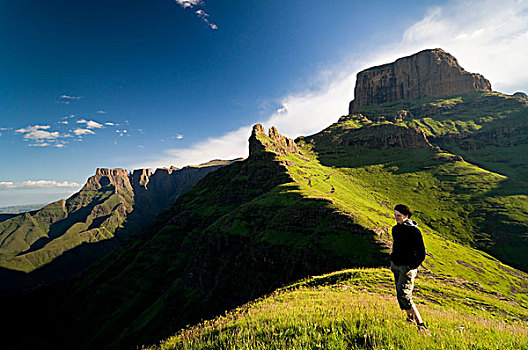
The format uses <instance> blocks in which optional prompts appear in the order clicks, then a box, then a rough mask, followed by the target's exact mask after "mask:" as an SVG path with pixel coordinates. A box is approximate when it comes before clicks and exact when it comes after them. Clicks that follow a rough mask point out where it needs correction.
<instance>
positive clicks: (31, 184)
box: [0, 180, 81, 190]
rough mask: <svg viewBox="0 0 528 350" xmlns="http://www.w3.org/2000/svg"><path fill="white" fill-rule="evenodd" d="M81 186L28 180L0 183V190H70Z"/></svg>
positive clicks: (73, 183)
mask: <svg viewBox="0 0 528 350" xmlns="http://www.w3.org/2000/svg"><path fill="white" fill-rule="evenodd" d="M80 186H81V185H80V184H78V183H76V182H68V181H63V182H57V181H47V180H37V181H35V180H28V181H23V182H11V181H0V190H2V189H3V190H5V189H19V188H53V187H61V188H71V187H80Z"/></svg>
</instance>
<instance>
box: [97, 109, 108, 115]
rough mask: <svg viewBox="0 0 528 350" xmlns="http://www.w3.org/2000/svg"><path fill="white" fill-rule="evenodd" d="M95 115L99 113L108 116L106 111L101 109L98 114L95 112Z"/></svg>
mask: <svg viewBox="0 0 528 350" xmlns="http://www.w3.org/2000/svg"><path fill="white" fill-rule="evenodd" d="M95 113H97V114H106V111H104V110H102V109H101V110H99V111H97V112H95Z"/></svg>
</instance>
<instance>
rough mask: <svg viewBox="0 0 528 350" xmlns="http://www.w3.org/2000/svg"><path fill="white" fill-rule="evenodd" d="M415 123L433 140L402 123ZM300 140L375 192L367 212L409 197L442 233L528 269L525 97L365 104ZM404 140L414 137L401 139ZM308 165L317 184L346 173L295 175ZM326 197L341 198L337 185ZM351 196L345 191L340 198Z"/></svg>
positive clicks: (364, 213)
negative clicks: (405, 143) (306, 168)
mask: <svg viewBox="0 0 528 350" xmlns="http://www.w3.org/2000/svg"><path fill="white" fill-rule="evenodd" d="M411 129H412V130H420V132H422V133H423V135H424V136H426V137H427V138H428V141H425V138H424V137H421V139H422V140H421V141H420V137H419V136H420V135H417V134H416V135H414V136H413V135H412V133H410V131H408V132H407V133H406V132H402V131H401V130H411ZM409 135H410V136H409ZM413 137H414V138H415V139H414V140H411V141H409V140H410V139H413ZM388 140H389V141H392V144H391V142H389V141H388ZM300 141H301V144H304V145H305V146H304V151H305V153H306V154H312V159H313V160H314V161H316V162H317V163H319V164H320V165H323V166H325V167H327V168H329V169H331V170H333V171H334V173H337V174H341V175H342V176H341V178H343V176H344V177H346V178H348V179H354V180H348V181H347V180H346V179H345V180H343V181H340V182H341V183H347V185H349V187H351V186H350V185H353V186H352V187H355V189H357V188H360V187H363V188H364V189H365V190H366V192H368V193H370V195H367V196H366V197H364V198H363V199H364V200H363V201H362V203H357V204H358V205H356V206H355V208H354V210H356V211H358V214H360V216H361V217H363V218H364V219H363V220H367V219H365V218H371V219H374V221H376V222H378V223H380V222H383V221H382V220H376V219H375V217H376V216H377V214H376V213H377V212H383V211H384V209H383V207H384V206H387V204H389V203H390V204H391V205H392V204H394V203H396V202H405V203H407V204H409V205H410V206H412V207H413V208H415V209H416V210H417V215H416V217H417V219H418V221H419V222H420V223H421V224H425V225H427V226H428V227H429V228H430V229H431V230H432V231H434V232H437V233H439V234H440V235H441V236H443V237H446V238H449V239H451V240H455V241H459V242H463V243H465V244H469V245H471V246H473V247H476V248H479V249H481V250H484V251H487V252H489V253H491V254H492V255H494V256H495V257H497V258H499V259H500V260H501V261H503V262H506V263H508V264H510V265H513V266H516V267H518V268H522V269H524V270H526V269H528V260H527V259H526V258H525V255H526V252H527V251H528V220H527V218H528V180H527V179H528V165H527V164H528V104H527V102H526V100H523V99H517V98H513V97H511V96H508V95H502V94H498V93H480V94H470V95H464V96H458V97H453V98H448V99H431V98H429V99H422V100H418V101H400V102H396V103H390V104H386V105H381V106H376V107H365V108H364V110H362V111H360V113H358V114H355V115H351V116H346V117H342V118H341V119H340V121H339V122H338V123H335V124H333V125H332V126H330V127H329V128H327V129H326V130H324V131H322V132H320V133H318V134H316V135H313V136H310V137H305V138H301V140H300ZM398 142H400V143H401V142H407V143H408V144H409V145H408V147H406V149H402V148H399V147H394V143H398ZM413 142H414V143H413ZM424 142H430V146H429V147H428V146H427V145H426V144H424ZM301 171H303V172H308V173H309V174H308V175H307V176H304V178H305V179H306V178H308V177H310V176H312V177H313V176H315V177H316V178H315V179H312V178H311V177H310V179H311V180H312V184H314V183H317V181H319V182H324V183H325V184H328V185H329V186H332V184H331V182H332V181H333V180H335V179H338V178H339V175H338V176H335V175H331V177H330V178H329V179H328V180H327V181H324V180H326V178H325V177H319V180H317V175H316V174H315V175H314V174H313V172H311V173H310V172H309V171H306V170H304V169H297V170H294V172H297V174H298V176H302V172H301ZM328 175H330V170H329V171H326V174H325V175H324V176H328ZM305 181H306V180H305ZM353 181H355V183H353ZM319 188H322V187H321V186H319ZM329 188H330V189H331V187H329ZM336 188H337V187H336ZM355 189H354V191H355ZM342 193H343V192H341V194H342ZM329 196H330V197H334V198H336V200H337V199H339V198H338V197H339V196H340V191H335V193H333V194H329ZM350 198H353V196H345V197H343V196H341V199H342V202H349V201H350ZM364 203H366V204H367V205H363V204H364ZM359 204H360V205H359ZM363 208H364V209H363ZM372 209H374V210H372ZM384 212H385V214H386V213H387V211H384Z"/></svg>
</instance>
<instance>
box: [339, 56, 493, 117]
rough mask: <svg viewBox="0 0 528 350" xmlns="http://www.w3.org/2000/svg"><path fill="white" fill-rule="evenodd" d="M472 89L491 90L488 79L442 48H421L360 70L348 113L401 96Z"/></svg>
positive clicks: (430, 95) (468, 90)
mask: <svg viewBox="0 0 528 350" xmlns="http://www.w3.org/2000/svg"><path fill="white" fill-rule="evenodd" d="M475 91H491V84H490V82H489V81H488V80H487V79H485V78H484V77H483V76H482V75H480V74H472V73H468V72H466V71H465V70H464V69H463V68H462V67H461V66H460V65H459V64H458V62H457V60H456V58H455V57H453V56H451V55H450V54H449V53H447V52H445V51H444V50H442V49H433V50H424V51H420V52H418V53H416V54H414V55H411V56H408V57H403V58H400V59H398V60H396V61H395V62H393V63H389V64H384V65H381V66H377V67H372V68H369V69H366V70H364V71H361V72H359V73H358V74H357V80H356V87H355V89H354V100H353V101H352V102H350V106H349V112H350V113H351V114H352V113H354V112H357V111H358V110H359V109H360V108H361V107H364V106H374V105H379V104H382V103H385V102H392V101H396V100H401V99H416V98H420V97H425V96H428V97H445V96H451V95H457V94H466V93H470V92H475Z"/></svg>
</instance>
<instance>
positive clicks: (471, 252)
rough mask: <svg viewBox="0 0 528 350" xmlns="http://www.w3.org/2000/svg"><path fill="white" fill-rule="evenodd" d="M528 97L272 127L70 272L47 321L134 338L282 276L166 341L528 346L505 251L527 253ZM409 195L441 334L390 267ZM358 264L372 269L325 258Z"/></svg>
mask: <svg viewBox="0 0 528 350" xmlns="http://www.w3.org/2000/svg"><path fill="white" fill-rule="evenodd" d="M527 108H528V107H527V105H526V103H524V102H522V101H520V100H519V99H512V98H510V97H508V96H505V95H500V94H496V93H490V94H473V95H465V96H454V97H452V98H448V99H422V100H419V101H400V102H398V103H394V104H390V105H382V106H376V107H370V108H365V110H364V111H360V112H361V115H360V114H358V115H352V116H347V117H342V118H341V119H340V121H339V122H338V123H336V124H334V125H331V126H330V127H329V128H327V129H326V130H323V131H322V132H320V133H318V134H316V135H313V136H310V137H302V138H299V140H298V142H297V145H298V147H299V151H297V149H296V148H295V145H293V144H292V142H291V140H285V139H284V138H281V136H280V135H277V134H276V133H275V132H274V133H271V134H270V135H265V134H262V133H260V131H259V134H258V135H255V137H253V138H252V139H251V140H250V154H251V156H250V157H249V158H248V159H247V160H245V161H243V162H239V163H235V164H232V165H230V166H226V167H224V168H222V169H219V170H218V171H216V172H214V173H211V174H209V175H208V176H206V177H205V178H203V179H202V180H201V181H200V182H199V183H198V184H197V185H196V186H195V187H194V188H193V189H192V190H191V191H189V192H187V193H185V194H184V195H182V196H181V197H179V198H178V200H177V201H176V202H175V204H174V205H173V206H172V207H171V208H170V209H169V210H167V211H165V212H163V213H162V214H161V215H159V216H158V217H157V218H156V219H155V220H154V222H153V223H152V224H151V225H149V226H148V227H146V228H145V229H144V230H143V231H142V232H141V233H140V234H138V235H137V236H134V237H133V238H132V239H130V240H129V241H127V242H126V243H125V244H124V245H123V246H122V247H120V248H119V249H118V250H117V251H116V252H114V253H113V254H111V255H109V256H108V257H106V258H105V259H102V260H101V261H100V262H99V263H98V264H97V265H95V266H94V267H93V268H92V269H91V270H90V271H89V272H88V273H87V274H85V275H83V277H82V279H80V280H79V281H77V282H76V283H75V284H73V285H70V286H68V289H67V290H65V291H63V292H62V294H61V295H62V298H57V300H60V305H59V304H51V305H55V306H54V307H53V306H50V308H52V310H53V312H54V313H57V314H58V315H66V316H64V317H63V318H62V319H61V320H60V321H59V322H58V323H56V324H53V323H51V324H50V327H52V328H53V329H61V334H65V336H63V337H62V338H61V339H60V341H61V342H63V344H62V343H61V345H64V346H63V347H65V348H68V347H73V346H78V345H79V339H82V344H80V346H83V347H88V348H98V347H102V346H109V347H122V348H127V347H128V348H132V347H134V346H137V345H138V344H149V343H150V344H151V343H153V342H155V341H159V339H162V338H166V337H167V336H169V335H170V334H173V333H174V332H176V331H177V330H178V329H182V327H184V326H186V325H189V324H191V325H192V324H199V322H200V321H201V320H203V319H208V318H214V317H215V316H217V315H219V314H222V313H224V312H225V310H229V309H236V307H238V306H240V305H243V304H246V303H247V302H250V301H251V300H255V299H258V298H259V297H261V296H262V295H265V294H267V293H271V292H273V291H274V290H276V289H277V288H280V287H282V286H287V287H284V288H283V289H281V290H279V292H277V293H276V294H273V295H272V296H270V297H269V298H265V299H260V300H258V301H257V302H255V303H250V304H248V305H247V306H245V307H243V308H242V309H239V310H238V311H236V310H235V311H233V312H232V313H229V314H228V316H227V317H226V318H218V319H216V320H214V321H208V322H206V323H204V324H201V325H198V326H196V327H190V328H188V329H185V330H182V331H180V332H179V333H178V334H177V335H176V336H175V337H174V338H173V339H172V340H170V342H172V343H170V342H169V343H168V344H169V345H167V346H168V347H170V346H173V347H176V348H179V347H184V346H188V347H189V348H193V347H196V348H218V347H220V348H232V347H233V348H244V347H246V348H273V347H275V346H276V347H286V348H295V347H297V348H317V345H320V346H323V344H329V345H326V347H327V348H354V347H356V348H376V349H382V348H388V349H390V348H394V349H397V348H411V349H412V348H418V347H419V346H420V347H421V344H422V342H426V344H427V346H429V347H431V348H447V347H448V346H449V347H453V346H459V347H460V348H462V349H463V348H479V347H480V348H486V344H497V346H496V348H497V347H498V348H506V349H507V348H510V349H514V348H523V347H525V348H526V321H527V311H526V310H527V309H528V294H527V291H528V276H527V274H526V273H524V272H522V271H519V270H516V269H514V268H511V267H510V266H515V267H518V268H521V269H524V270H527V269H528V265H526V264H527V262H526V259H525V252H526V251H528V226H527V225H528V222H527V220H526V217H528V200H527V199H528V198H527V190H526V188H527V187H526V185H527V180H526V177H523V176H522V174H524V172H525V170H526V169H525V168H523V167H524V165H522V164H521V163H522V160H523V159H524V158H523V157H526V154H528V152H524V153H523V152H522V150H524V149H525V148H526V147H528V140H526V139H525V138H526V137H525V130H526V129H525V128H526V112H527ZM417 128H419V129H420V130H418V129H417ZM258 130H262V129H260V128H259V129H258ZM459 151H460V152H459ZM527 151H528V150H527ZM492 153H493V154H495V155H496V157H495V158H493V157H492ZM503 156H504V158H500V157H503ZM400 202H403V203H406V204H408V205H410V206H411V208H412V209H413V210H414V212H415V215H414V217H413V219H415V220H416V221H417V222H418V224H419V227H420V228H421V230H422V232H423V234H424V240H425V244H426V247H427V252H428V257H427V258H426V260H425V262H424V264H423V266H424V267H425V270H424V271H423V272H422V274H421V276H422V278H420V279H419V281H418V291H417V300H418V301H419V302H420V307H421V309H423V313H424V315H425V317H426V319H427V320H428V322H429V324H430V326H431V328H432V329H433V336H432V337H429V338H423V337H421V336H417V337H411V335H415V334H416V329H415V328H413V327H408V326H407V325H404V324H403V321H402V317H401V313H400V311H398V310H397V304H396V302H395V300H394V297H393V287H392V282H391V278H390V272H389V271H388V270H386V269H384V268H383V267H386V266H388V264H389V259H388V253H389V251H390V245H391V236H390V228H391V226H393V224H394V219H393V210H392V208H393V207H394V205H395V204H397V203H400ZM482 250H485V251H486V252H483V251H482ZM504 263H507V264H508V265H510V266H508V265H505V264H504ZM351 267H354V268H358V267H363V268H366V267H372V268H376V269H367V270H348V271H343V272H339V273H334V274H330V275H325V274H326V273H329V272H331V271H338V270H342V269H344V268H351ZM313 275H323V276H321V277H319V278H313V279H308V280H305V281H303V282H299V283H297V284H295V285H292V283H294V282H295V281H297V280H299V279H302V278H305V277H307V276H313ZM54 298H56V295H54ZM54 300H55V299H54ZM46 302H48V301H47V300H45V301H43V304H45V303H46ZM360 305H369V307H360ZM356 306H357V308H356ZM100 310H104V312H100ZM278 310H280V311H278ZM69 315H75V316H69ZM461 327H464V328H461ZM86 334H88V336H86ZM459 338H460V339H459ZM52 343H53V342H52V341H50V342H49V344H52ZM473 343H475V344H477V345H475V346H474V347H472V345H471V344H473ZM170 344H172V345H170ZM238 344H242V345H240V346H239V345H238ZM457 344H459V345H457ZM164 346H165V345H164Z"/></svg>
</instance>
